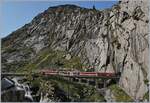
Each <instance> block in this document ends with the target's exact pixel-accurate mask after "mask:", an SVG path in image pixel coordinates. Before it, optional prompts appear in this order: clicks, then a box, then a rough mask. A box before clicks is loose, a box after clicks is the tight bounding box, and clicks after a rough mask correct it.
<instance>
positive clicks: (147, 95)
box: [143, 91, 149, 101]
mask: <svg viewBox="0 0 150 103" xmlns="http://www.w3.org/2000/svg"><path fill="white" fill-rule="evenodd" d="M145 99H146V100H148V101H149V91H148V92H146V93H145V95H144V96H143V100H145Z"/></svg>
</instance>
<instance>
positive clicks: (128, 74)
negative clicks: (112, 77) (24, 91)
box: [2, 0, 149, 99]
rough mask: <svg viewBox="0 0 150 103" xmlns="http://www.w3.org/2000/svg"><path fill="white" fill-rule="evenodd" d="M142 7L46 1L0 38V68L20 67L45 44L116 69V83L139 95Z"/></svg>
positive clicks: (144, 69) (137, 2)
mask: <svg viewBox="0 0 150 103" xmlns="http://www.w3.org/2000/svg"><path fill="white" fill-rule="evenodd" d="M148 10H149V8H148V0H144V1H142V0H131V1H129V0H123V1H121V2H119V3H118V4H116V5H114V6H113V7H112V8H110V9H106V10H102V11H99V10H96V9H86V8H81V7H78V6H75V5H60V6H56V7H50V8H48V9H47V10H46V11H44V12H43V13H41V14H39V15H37V16H36V17H35V18H34V19H33V20H32V21H31V23H29V24H26V25H24V26H23V27H22V28H20V29H19V30H17V31H15V32H13V33H11V34H10V35H9V36H7V37H6V38H3V39H2V71H13V70H14V69H15V68H19V67H23V66H24V65H25V64H27V63H28V62H29V61H31V60H32V59H34V58H35V57H36V56H37V55H38V53H39V52H41V51H42V50H44V49H45V48H51V49H53V50H59V51H67V52H68V53H69V54H70V55H71V56H79V57H81V61H82V63H83V64H86V65H88V66H92V67H94V68H95V71H106V72H121V78H120V82H119V84H120V86H121V87H122V88H123V89H124V90H125V91H126V92H127V93H128V94H129V95H130V96H131V97H132V98H134V99H140V98H142V97H143V95H144V94H145V93H146V92H147V91H148V89H147V85H146V84H145V82H144V81H145V80H147V79H148V62H149V61H148V53H149V42H148V23H149V20H148V12H149V11H148ZM71 56H69V58H70V57H71Z"/></svg>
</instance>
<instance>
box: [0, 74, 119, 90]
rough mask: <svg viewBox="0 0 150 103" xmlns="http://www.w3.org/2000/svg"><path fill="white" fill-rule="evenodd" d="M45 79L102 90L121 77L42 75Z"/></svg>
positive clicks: (15, 75)
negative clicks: (61, 80) (65, 81)
mask: <svg viewBox="0 0 150 103" xmlns="http://www.w3.org/2000/svg"><path fill="white" fill-rule="evenodd" d="M28 75H29V74H28V73H2V74H1V76H2V77H18V76H20V77H26V76H28ZM31 75H32V76H33V77H37V76H41V75H38V74H36V73H32V74H31ZM42 76H43V77H46V78H56V77H57V78H59V79H64V80H67V81H69V82H74V83H79V84H84V85H87V86H89V85H91V86H95V88H98V89H101V88H106V87H107V86H109V85H110V84H111V83H118V81H119V78H120V75H117V76H112V77H107V76H98V77H97V76H66V75H50V74H49V75H42Z"/></svg>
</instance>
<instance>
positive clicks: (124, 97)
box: [108, 84, 133, 102]
mask: <svg viewBox="0 0 150 103" xmlns="http://www.w3.org/2000/svg"><path fill="white" fill-rule="evenodd" d="M108 88H109V89H111V91H112V93H113V95H114V97H115V100H116V102H121V101H123V102H132V101H133V99H132V98H131V97H130V96H129V95H128V94H126V93H125V92H124V91H123V90H122V89H121V88H120V87H119V86H118V85H116V84H114V85H111V86H109V87H108Z"/></svg>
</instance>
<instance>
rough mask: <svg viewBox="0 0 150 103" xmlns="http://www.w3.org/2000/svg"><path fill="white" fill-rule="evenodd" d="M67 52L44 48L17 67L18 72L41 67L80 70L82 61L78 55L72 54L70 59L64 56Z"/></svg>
mask: <svg viewBox="0 0 150 103" xmlns="http://www.w3.org/2000/svg"><path fill="white" fill-rule="evenodd" d="M66 54H67V53H66V52H65V51H53V50H50V49H47V50H44V51H42V52H40V53H39V55H38V56H37V57H36V58H35V59H33V61H31V62H29V63H28V64H27V65H25V66H24V67H23V68H19V69H18V72H20V71H21V72H22V71H24V72H26V71H29V72H31V71H34V70H37V69H43V68H59V67H61V68H66V69H71V68H74V69H78V70H81V71H82V67H83V65H82V63H81V60H80V58H79V57H77V56H74V57H72V58H71V59H70V60H67V59H66V58H65V55H66Z"/></svg>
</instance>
